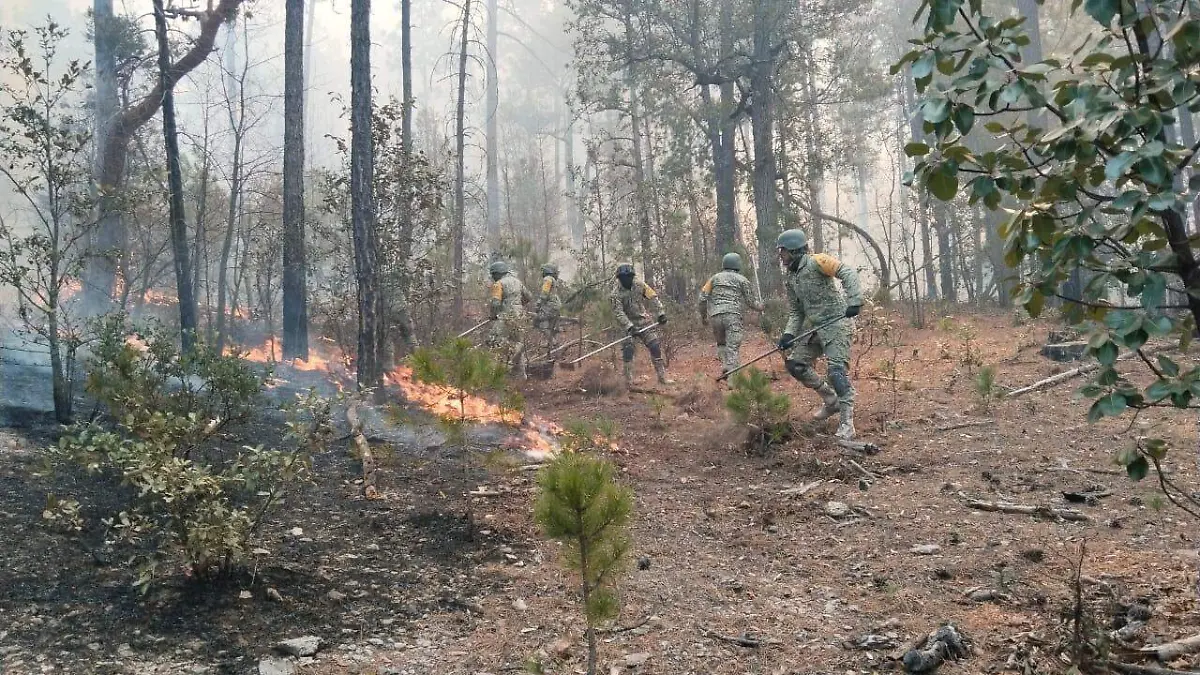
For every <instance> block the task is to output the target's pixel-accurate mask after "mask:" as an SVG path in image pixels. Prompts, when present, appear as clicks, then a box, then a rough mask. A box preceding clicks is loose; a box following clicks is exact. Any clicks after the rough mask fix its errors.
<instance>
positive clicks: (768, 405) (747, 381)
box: [725, 368, 792, 451]
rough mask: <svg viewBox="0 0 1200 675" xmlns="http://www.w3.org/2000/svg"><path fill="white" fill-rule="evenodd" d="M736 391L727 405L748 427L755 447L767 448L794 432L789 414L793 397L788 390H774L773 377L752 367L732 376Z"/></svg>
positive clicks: (732, 393) (739, 422) (728, 399)
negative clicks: (788, 394) (770, 377)
mask: <svg viewBox="0 0 1200 675" xmlns="http://www.w3.org/2000/svg"><path fill="white" fill-rule="evenodd" d="M730 385H731V388H732V391H731V392H730V393H729V396H728V397H727V398H726V399H725V407H726V408H728V409H729V412H730V413H732V414H733V419H734V420H735V421H736V422H737V423H738V424H741V425H744V426H746V427H748V428H749V429H750V430H751V432H752V434H753V436H752V439H751V440H752V444H753V447H754V448H756V449H757V450H759V451H765V450H767V449H769V448H770V447H771V446H773V445H776V444H778V443H782V442H783V441H785V440H787V438H788V437H789V436H790V435H791V432H792V427H791V424H789V423H788V420H787V414H788V409H789V408H790V407H791V401H790V400H789V399H788V397H787V396H786V395H784V394H776V393H775V392H773V391H771V380H770V379H768V378H767V376H766V374H765V373H763V372H762V371H761V370H758V369H757V368H748V369H746V370H743V371H741V372H740V373H737V374H735V375H734V376H733V377H732V378H730Z"/></svg>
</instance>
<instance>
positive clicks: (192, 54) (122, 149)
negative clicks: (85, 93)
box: [84, 0, 243, 308]
mask: <svg viewBox="0 0 1200 675" xmlns="http://www.w3.org/2000/svg"><path fill="white" fill-rule="evenodd" d="M242 2H243V0H220V2H218V3H217V5H216V6H215V7H212V8H211V9H209V10H205V11H199V12H194V13H192V16H195V17H196V18H197V19H198V20H199V22H200V33H199V35H198V36H197V37H196V40H195V42H193V43H192V46H191V47H190V48H189V49H188V51H187V52H186V53H185V54H184V55H183V56H181V57H180V58H179V60H178V61H176V62H175V63H174V64H171V63H170V62H169V60H168V63H167V65H166V67H165V68H164V67H162V66H161V64H160V67H159V70H160V71H162V72H161V73H160V77H159V79H158V82H157V83H156V84H155V86H154V87H153V88H152V89H151V90H150V92H149V93H147V94H146V95H145V96H143V97H142V98H141V99H140V100H138V101H137V102H136V103H134V104H132V105H130V106H129V107H127V108H125V109H123V110H120V111H118V112H117V113H116V114H115V115H113V117H112V122H111V124H109V126H108V129H107V133H106V135H105V137H104V138H103V143H100V142H98V143H97V172H96V176H95V182H96V185H97V189H98V191H99V194H100V195H101V198H100V199H99V200H98V204H97V214H96V215H97V222H96V227H95V229H94V231H93V236H92V238H91V241H90V242H89V245H88V249H89V257H88V264H87V269H86V270H85V272H84V287H85V288H86V289H87V292H88V293H90V294H91V295H92V299H93V302H92V303H89V304H90V305H91V306H93V307H97V308H103V307H104V306H107V305H108V304H109V303H111V301H112V296H113V291H114V289H115V287H116V278H117V271H118V269H119V268H120V267H121V265H122V260H123V259H124V257H125V251H126V249H127V248H128V232H127V230H126V228H125V225H124V222H123V221H122V219H121V213H120V211H119V203H120V200H119V196H120V192H121V190H122V189H124V186H125V165H126V162H127V160H128V158H129V141H130V140H131V139H132V138H133V135H134V134H135V133H137V130H138V129H140V128H141V127H142V125H144V124H145V123H146V122H149V121H150V120H151V119H152V118H153V117H154V115H155V114H156V113H157V112H158V111H159V108H160V107H161V106H162V104H163V101H164V99H165V97H166V93H167V92H168V90H170V89H171V88H173V87H174V86H175V84H176V83H178V82H179V80H180V79H181V78H183V76H185V75H187V74H188V73H190V72H191V71H192V70H194V69H195V68H196V66H199V65H200V64H201V63H203V62H204V60H205V59H206V58H208V55H209V54H210V53H211V52H212V51H213V45H214V44H215V42H216V39H217V33H218V31H219V30H220V28H221V26H222V25H223V24H224V23H226V22H228V21H230V20H232V19H233V17H234V16H235V15H236V14H237V10H238V8H239V7H241V5H242ZM159 4H161V3H159ZM101 9H102V10H103V9H108V10H110V11H108V12H107V13H108V17H111V16H112V12H111V4H110V5H109V6H108V7H107V8H105V7H102V8H101ZM163 20H164V21H165V20H166V17H165V16H164V17H163ZM167 58H168V59H169V55H168V56H167ZM160 60H161V59H160ZM114 87H115V79H114ZM97 140H98V141H99V140H100V139H97Z"/></svg>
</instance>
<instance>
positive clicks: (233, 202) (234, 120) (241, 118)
mask: <svg viewBox="0 0 1200 675" xmlns="http://www.w3.org/2000/svg"><path fill="white" fill-rule="evenodd" d="M231 44H233V43H231ZM247 46H248V43H247ZM229 68H230V70H229V73H230V74H229V78H228V81H227V84H226V87H225V89H226V92H225V105H226V110H227V111H228V113H229V128H230V129H231V130H232V132H233V157H232V163H233V166H232V167H231V171H230V176H229V208H228V210H227V211H226V214H225V236H224V237H223V239H222V241H221V265H220V268H219V269H218V270H217V338H216V349H217V353H222V352H224V350H225V341H226V340H227V339H228V338H229V335H228V330H227V326H228V324H229V316H228V314H227V312H226V311H225V309H226V306H227V304H228V303H227V301H226V298H227V296H228V294H229V256H230V252H231V251H232V250H233V239H234V234H235V231H236V229H237V222H238V218H239V216H240V215H241V206H242V192H243V187H242V184H243V182H244V176H243V175H242V171H243V170H244V168H245V167H244V166H243V164H242V153H243V150H242V145H243V143H244V140H245V136H246V126H245V125H246V89H245V86H244V85H245V82H246V72H247V71H248V70H249V68H250V54H249V52H248V51H247V53H246V54H243V60H242V76H241V79H238V78H236V77H234V75H233V72H234V71H233V64H232V63H231V64H230V65H229ZM233 89H236V90H237V91H236V92H234V91H232V90H233ZM235 96H236V99H237V100H236V103H235V101H234V97H235Z"/></svg>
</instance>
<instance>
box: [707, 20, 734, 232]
mask: <svg viewBox="0 0 1200 675" xmlns="http://www.w3.org/2000/svg"><path fill="white" fill-rule="evenodd" d="M719 4H720V6H721V7H720V11H719V14H718V20H719V22H720V32H721V58H722V59H726V58H730V57H731V56H732V54H733V37H734V32H733V3H732V2H720V3H719ZM720 89H721V103H722V104H723V106H724V110H723V111H719V112H718V113H717V116H716V117H717V119H716V122H717V129H718V136H719V140H720V150H719V152H716V154H715V155H714V157H713V173H714V178H715V179H716V183H717V236H716V250H715V251H713V253H714V254H715V255H723V254H725V253H728V252H730V251H732V250H733V249H734V247H735V246H736V245H737V242H738V240H739V239H740V237H739V235H738V221H737V175H736V173H735V172H736V167H737V157H736V141H737V137H736V133H737V126H738V118H739V117H740V113H738V114H737V115H736V116H735V114H734V107H733V106H734V98H735V96H734V86H733V80H732V79H731V78H729V77H725V78H723V81H722V82H721V86H720ZM703 92H704V93H707V92H708V87H707V86H705V87H703ZM709 107H710V108H711V104H710V105H709Z"/></svg>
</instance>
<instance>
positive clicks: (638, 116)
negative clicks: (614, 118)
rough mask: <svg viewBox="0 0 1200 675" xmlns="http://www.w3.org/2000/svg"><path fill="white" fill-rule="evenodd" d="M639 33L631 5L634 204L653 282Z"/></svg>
mask: <svg viewBox="0 0 1200 675" xmlns="http://www.w3.org/2000/svg"><path fill="white" fill-rule="evenodd" d="M635 38H636V35H635V33H634V31H633V14H632V8H631V7H629V6H627V7H626V11H625V44H626V48H627V49H628V50H629V53H628V54H627V55H626V58H627V59H628V62H629V65H628V66H627V67H626V71H625V73H626V74H625V84H626V86H627V87H629V125H630V130H631V131H632V133H633V139H632V142H631V143H630V149H631V150H632V151H633V180H634V191H635V195H634V204H635V210H636V211H637V230H638V241H639V243H640V244H641V249H642V277H643V278H644V279H645V280H646V282H647V283H649V284H655V283H657V281H658V278H657V275H656V269H655V264H654V242H653V238H652V226H651V224H650V204H649V201H650V197H649V195H648V194H647V192H648V190H647V185H646V164H645V159H644V158H643V156H642V137H643V124H642V111H641V102H640V100H639V95H638V82H637V72H636V68H635V67H634V65H633V62H634V58H633V41H634V39H635Z"/></svg>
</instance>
